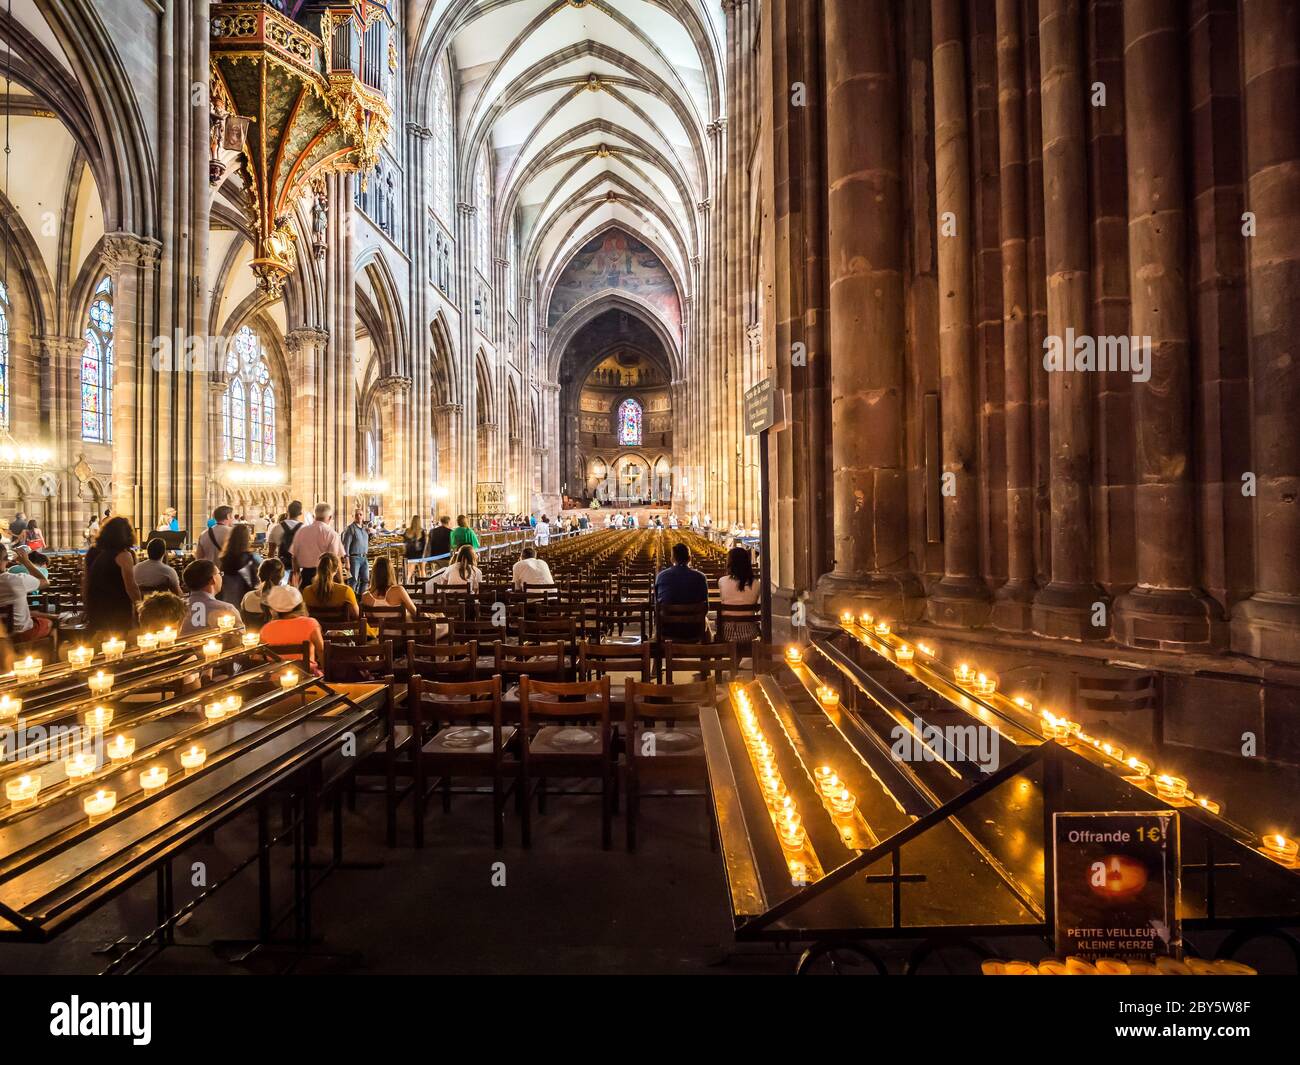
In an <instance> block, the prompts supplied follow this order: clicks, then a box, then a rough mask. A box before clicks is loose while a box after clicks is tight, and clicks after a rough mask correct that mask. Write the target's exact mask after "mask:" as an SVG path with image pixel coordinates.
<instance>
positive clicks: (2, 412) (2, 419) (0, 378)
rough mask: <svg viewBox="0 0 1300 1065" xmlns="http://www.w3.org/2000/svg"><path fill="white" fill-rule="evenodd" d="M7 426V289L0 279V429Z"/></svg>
mask: <svg viewBox="0 0 1300 1065" xmlns="http://www.w3.org/2000/svg"><path fill="white" fill-rule="evenodd" d="M8 428H9V290H8V289H7V288H6V287H5V285H4V282H3V281H0V429H8Z"/></svg>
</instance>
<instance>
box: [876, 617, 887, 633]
mask: <svg viewBox="0 0 1300 1065" xmlns="http://www.w3.org/2000/svg"><path fill="white" fill-rule="evenodd" d="M889 631H890V630H889V622H888V621H886V620H885V619H884V618H881V619H880V620H879V621H877V622H876V635H877V636H888V635H889Z"/></svg>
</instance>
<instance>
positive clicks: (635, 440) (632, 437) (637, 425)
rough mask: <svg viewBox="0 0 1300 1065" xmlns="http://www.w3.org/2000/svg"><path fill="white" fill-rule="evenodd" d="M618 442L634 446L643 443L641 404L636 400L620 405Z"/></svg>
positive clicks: (628, 400) (624, 401) (626, 401)
mask: <svg viewBox="0 0 1300 1065" xmlns="http://www.w3.org/2000/svg"><path fill="white" fill-rule="evenodd" d="M618 442H619V443H620V444H629V445H632V446H637V445H639V444H640V443H641V404H640V403H638V402H637V401H636V400H634V399H625V400H623V402H622V403H620V404H619V405H618Z"/></svg>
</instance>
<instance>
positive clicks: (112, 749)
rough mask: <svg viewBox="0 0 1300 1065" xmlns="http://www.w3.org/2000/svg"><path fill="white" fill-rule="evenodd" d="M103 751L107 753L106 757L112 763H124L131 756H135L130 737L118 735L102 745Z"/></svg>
mask: <svg viewBox="0 0 1300 1065" xmlns="http://www.w3.org/2000/svg"><path fill="white" fill-rule="evenodd" d="M104 750H105V751H107V752H108V757H109V758H111V759H112V760H113V761H114V762H125V761H126V760H127V759H128V758H130V757H131V755H133V754H135V740H134V739H133V738H132V737H130V736H123V735H122V734H121V733H119V734H118V735H116V736H114V737H113V738H112V739H111V740H109V741H108V743H107V744H105V745H104Z"/></svg>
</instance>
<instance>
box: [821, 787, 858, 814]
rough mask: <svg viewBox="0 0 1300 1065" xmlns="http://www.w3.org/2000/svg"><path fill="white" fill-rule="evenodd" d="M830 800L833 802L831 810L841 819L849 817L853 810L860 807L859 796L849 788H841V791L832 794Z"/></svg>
mask: <svg viewBox="0 0 1300 1065" xmlns="http://www.w3.org/2000/svg"><path fill="white" fill-rule="evenodd" d="M828 798H829V799H830V802H831V809H832V810H834V811H835V813H836V814H838V815H839V816H840V817H847V816H848V815H849V814H851V813H852V812H853V808H854V807H855V806H857V805H858V799H857V796H855V795H854V794H853V792H851V791H849V789H848V788H840V789H839V791H836V792H833V793H831V795H829V796H828Z"/></svg>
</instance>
